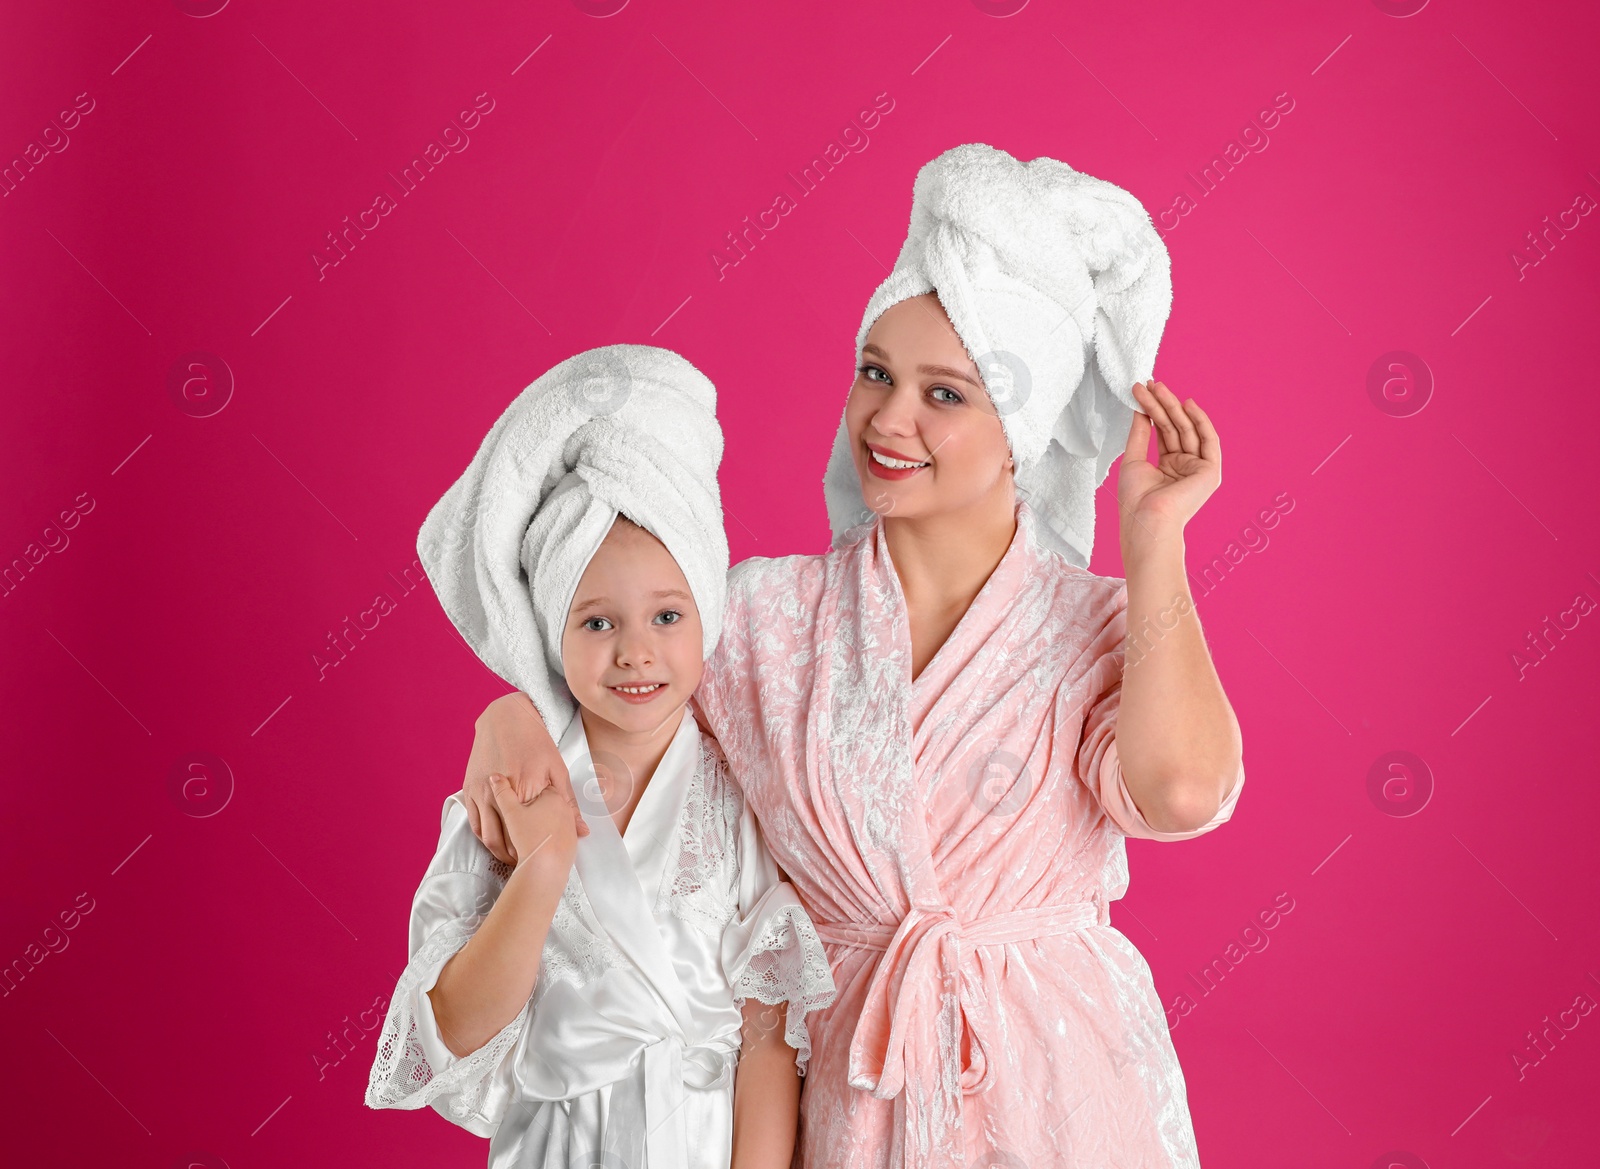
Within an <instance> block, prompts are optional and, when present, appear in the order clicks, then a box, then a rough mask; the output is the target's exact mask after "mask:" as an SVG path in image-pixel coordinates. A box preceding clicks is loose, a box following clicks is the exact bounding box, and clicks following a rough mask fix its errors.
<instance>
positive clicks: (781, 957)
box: [724, 882, 838, 1075]
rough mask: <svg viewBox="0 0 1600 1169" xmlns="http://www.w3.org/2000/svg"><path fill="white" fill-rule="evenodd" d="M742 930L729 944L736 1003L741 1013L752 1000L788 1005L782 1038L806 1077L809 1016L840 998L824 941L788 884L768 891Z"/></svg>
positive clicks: (747, 918)
mask: <svg viewBox="0 0 1600 1169" xmlns="http://www.w3.org/2000/svg"><path fill="white" fill-rule="evenodd" d="M741 925H742V926H743V928H742V929H739V928H736V930H735V931H730V933H731V934H733V938H732V939H729V940H734V944H735V945H738V951H737V953H736V954H735V955H734V956H733V957H732V961H725V965H726V967H727V972H728V978H729V981H730V982H731V983H732V984H733V998H734V1002H735V1004H736V1005H738V1006H741V1007H742V1006H743V1005H744V1003H745V1001H746V1000H747V999H752V998H753V999H757V1000H758V1001H760V1002H763V1003H766V1004H768V1005H776V1004H778V1003H785V1004H787V1011H786V1019H785V1023H784V1035H783V1037H784V1041H785V1042H787V1043H788V1044H789V1046H790V1047H792V1048H794V1049H795V1064H796V1066H797V1067H798V1068H799V1069H800V1074H801V1075H804V1074H805V1070H806V1062H807V1061H808V1060H809V1059H810V1058H811V1035H810V1032H809V1031H808V1030H807V1029H806V1016H807V1015H808V1014H810V1013H811V1012H812V1011H819V1010H821V1009H822V1008H824V1007H826V1006H828V1005H829V1004H830V1003H832V1002H833V999H834V996H835V995H836V994H837V993H838V992H837V990H836V988H835V987H834V984H833V975H832V974H831V973H830V972H829V970H828V956H827V953H826V951H824V950H823V948H822V939H821V938H819V937H818V936H817V930H816V927H815V926H814V925H812V924H811V918H810V916H809V915H808V914H807V913H806V911H805V907H804V906H802V905H801V904H800V899H799V897H798V896H796V895H795V891H794V887H793V886H792V885H790V884H788V883H787V882H780V883H778V884H776V885H773V886H772V887H771V888H770V889H768V890H767V892H766V893H765V894H764V895H763V896H762V898H761V900H760V901H758V902H757V903H756V905H755V907H754V909H753V910H752V911H751V913H750V914H749V915H748V917H746V919H745V920H744V922H742V923H741ZM724 945H725V947H727V945H728V940H725V942H724ZM725 953H726V950H725Z"/></svg>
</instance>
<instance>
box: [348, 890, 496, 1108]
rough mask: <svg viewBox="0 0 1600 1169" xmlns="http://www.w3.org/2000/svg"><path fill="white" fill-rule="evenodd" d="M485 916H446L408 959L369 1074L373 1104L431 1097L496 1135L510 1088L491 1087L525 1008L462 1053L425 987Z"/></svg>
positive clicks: (397, 1104) (420, 1102)
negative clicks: (444, 1030)
mask: <svg viewBox="0 0 1600 1169" xmlns="http://www.w3.org/2000/svg"><path fill="white" fill-rule="evenodd" d="M482 923H483V915H481V914H479V915H473V916H471V917H464V918H456V919H453V920H450V921H446V922H445V923H443V924H442V925H440V926H439V927H438V928H437V929H436V930H434V932H433V933H432V934H430V935H428V939H427V941H425V942H424V943H423V944H422V946H421V948H420V949H418V951H417V952H416V954H415V955H414V956H413V957H412V959H411V961H410V962H409V963H407V965H406V968H405V970H404V971H403V972H402V973H401V975H400V981H399V983H398V984H397V985H396V986H395V992H394V997H393V998H392V999H391V1000H390V1002H389V1013H388V1015H387V1016H386V1017H385V1018H384V1021H383V1031H382V1033H381V1034H380V1035H379V1037H378V1052H377V1056H376V1058H375V1059H374V1060H373V1063H372V1071H371V1073H370V1075H369V1076H368V1078H367V1095H366V1103H367V1107H369V1108H406V1109H411V1108H421V1107H423V1106H424V1105H429V1106H432V1107H433V1108H434V1109H435V1110H437V1111H438V1112H440V1113H441V1114H442V1115H444V1116H445V1117H446V1118H447V1119H449V1120H451V1121H453V1122H455V1123H456V1124H458V1125H460V1126H461V1127H462V1128H465V1129H467V1130H468V1131H470V1132H473V1133H476V1134H477V1135H478V1136H483V1137H488V1136H493V1135H494V1131H495V1128H496V1127H497V1126H498V1124H499V1122H500V1114H501V1113H503V1111H504V1108H503V1105H504V1102H505V1093H504V1092H496V1091H494V1090H493V1088H494V1085H493V1082H492V1081H493V1077H494V1074H495V1072H496V1071H497V1069H498V1068H499V1067H500V1065H501V1063H502V1062H503V1061H504V1059H505V1056H506V1053H507V1052H509V1051H510V1050H511V1048H512V1047H513V1046H514V1045H515V1044H516V1042H517V1040H518V1038H520V1036H521V1034H522V1028H523V1024H524V1021H525V1020H526V1018H527V1012H526V1011H519V1012H518V1013H517V1017H516V1018H514V1019H512V1020H511V1022H509V1023H507V1024H506V1025H505V1027H504V1028H502V1029H501V1031H500V1032H499V1034H497V1035H495V1036H494V1038H492V1039H490V1040H489V1041H488V1042H487V1043H485V1044H484V1045H483V1046H482V1047H480V1048H478V1050H476V1051H474V1052H472V1053H471V1054H469V1055H466V1056H461V1057H457V1056H455V1055H452V1054H451V1053H450V1050H449V1048H447V1047H446V1046H445V1045H444V1040H443V1038H442V1037H441V1036H440V1034H439V1029H438V1024H437V1022H435V1020H434V1017H433V1006H432V1003H431V1002H430V1001H429V999H428V993H427V992H428V991H430V990H432V989H433V987H434V985H435V984H436V983H437V982H438V980H439V972H440V971H441V970H443V969H444V965H445V963H446V962H448V961H449V960H450V959H451V958H452V957H453V956H454V955H455V954H456V953H457V952H458V951H459V950H460V949H461V947H462V946H464V945H466V944H467V940H468V939H469V938H471V937H472V935H473V934H475V933H476V932H477V930H478V927H479V926H480V925H481V924H482Z"/></svg>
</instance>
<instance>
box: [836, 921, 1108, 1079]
mask: <svg viewBox="0 0 1600 1169" xmlns="http://www.w3.org/2000/svg"><path fill="white" fill-rule="evenodd" d="M1109 920H1110V919H1109V915H1108V913H1107V911H1106V910H1105V908H1104V907H1103V906H1102V905H1101V904H1100V903H1099V902H1098V901H1080V902H1075V903H1073V904H1070V905H1045V906H1040V907H1039V908H1037V909H1018V910H1012V911H1010V912H1007V913H996V914H991V915H989V916H987V917H980V918H975V919H973V920H971V921H963V920H961V919H960V918H958V917H957V916H956V913H955V910H954V909H953V908H951V907H950V906H947V905H945V906H913V907H912V908H911V910H910V911H909V912H908V913H907V914H906V915H905V917H903V918H902V919H901V920H900V923H899V924H898V925H887V924H882V923H878V922H872V923H862V922H824V921H818V920H816V919H813V924H814V925H815V926H816V928H817V933H818V934H819V935H821V937H822V940H823V941H824V942H829V943H833V944H835V945H841V946H853V947H857V948H860V949H867V950H881V951H883V956H882V957H881V958H879V959H878V963H877V967H876V968H875V969H874V970H873V972H872V978H871V980H870V981H869V982H868V983H867V990H866V995H865V997H864V999H863V1000H862V1007H861V1016H860V1018H859V1019H858V1020H857V1021H856V1028H855V1034H854V1036H852V1038H851V1040H850V1069H849V1070H850V1085H851V1087H854V1088H860V1089H862V1090H863V1091H868V1092H871V1093H872V1094H873V1095H874V1096H876V1097H878V1098H879V1099H880V1100H889V1099H893V1098H894V1097H895V1096H898V1095H899V1094H900V1092H901V1090H902V1089H903V1088H904V1087H905V1082H906V1068H907V1065H908V1064H910V1065H911V1066H912V1067H913V1068H915V1069H917V1070H918V1072H919V1073H921V1074H924V1075H926V1074H929V1073H930V1072H934V1071H935V1070H936V1069H939V1068H940V1067H941V1064H942V1061H941V1059H940V1053H939V1051H938V1043H939V1036H940V1032H941V1028H940V1027H938V1026H937V1025H936V1024H937V1021H938V1017H939V1015H940V1013H941V1011H942V1010H944V1009H948V1007H949V1006H950V1005H952V1002H953V1004H954V1005H955V1007H956V1014H957V1016H958V1018H957V1019H956V1021H955V1022H956V1027H955V1031H954V1034H955V1035H956V1036H957V1039H956V1042H957V1043H958V1044H959V1042H960V1039H959V1036H960V1035H961V1033H962V1031H963V1029H964V1030H965V1032H966V1034H967V1037H968V1039H969V1040H970V1041H971V1062H970V1064H968V1065H967V1066H964V1067H962V1069H961V1091H962V1093H963V1094H967V1095H970V1094H972V1093H974V1092H981V1091H983V1090H984V1089H985V1088H987V1087H988V1086H989V1083H990V1080H991V1078H992V1075H991V1072H990V1066H989V1051H990V1049H991V1048H990V1044H991V1040H990V1038H989V1036H988V1030H989V1028H988V1022H989V1018H988V1010H987V1003H986V1002H982V1001H979V1000H975V999H974V998H972V996H970V995H969V994H968V993H967V987H966V985H965V980H964V979H963V977H962V969H961V967H962V965H963V962H964V959H965V958H966V957H967V954H968V952H969V951H967V950H966V947H971V946H999V945H1005V944H1007V943H1011V942H1024V941H1031V940H1033V939H1035V938H1043V937H1051V936H1053V935H1057V934H1068V933H1074V932H1076V931H1077V930H1081V929H1085V928H1087V927H1089V926H1093V925H1104V924H1107V923H1108V921H1109ZM987 997H988V996H987V995H985V996H983V998H985V999H986V998H987ZM960 1056H961V1050H960V1047H959V1046H958V1047H957V1048H956V1051H955V1058H957V1059H960Z"/></svg>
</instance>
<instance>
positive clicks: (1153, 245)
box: [823, 144, 1172, 568]
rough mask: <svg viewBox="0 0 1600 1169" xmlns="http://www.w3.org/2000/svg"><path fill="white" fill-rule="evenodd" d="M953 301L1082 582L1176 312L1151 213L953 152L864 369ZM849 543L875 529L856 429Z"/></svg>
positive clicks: (1056, 177) (837, 480) (962, 149)
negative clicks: (904, 318)
mask: <svg viewBox="0 0 1600 1169" xmlns="http://www.w3.org/2000/svg"><path fill="white" fill-rule="evenodd" d="M927 292H934V293H937V294H938V297H939V303H940V304H941V305H942V306H943V307H944V310H945V314H946V315H947V316H948V317H949V318H950V323H951V324H952V325H954V326H955V330H956V333H957V335H958V336H959V337H960V338H961V341H962V343H963V344H964V345H965V346H966V349H967V353H968V355H969V356H970V357H971V358H972V360H973V362H974V363H975V364H976V365H977V366H978V369H979V371H980V372H981V373H982V375H983V379H984V383H985V385H986V386H987V387H988V390H989V394H990V397H991V398H992V399H993V400H994V403H995V406H996V408H997V410H998V412H999V414H1000V422H1001V426H1002V427H1003V429H1004V430H1005V435H1006V441H1007V443H1008V444H1009V445H1010V448H1011V456H1012V459H1013V461H1014V462H1015V464H1016V478H1017V487H1018V490H1019V492H1020V493H1021V495H1022V496H1023V498H1024V499H1026V500H1027V501H1028V503H1029V505H1030V506H1031V507H1032V508H1033V509H1034V511H1035V512H1036V513H1037V516H1038V518H1039V520H1040V523H1039V524H1038V525H1037V530H1038V533H1039V536H1040V538H1041V540H1042V542H1044V543H1045V544H1046V545H1047V546H1048V547H1051V548H1053V549H1054V550H1055V551H1057V552H1060V553H1061V554H1062V555H1063V556H1065V557H1066V558H1067V559H1068V560H1069V561H1070V562H1071V563H1073V564H1076V565H1078V566H1079V567H1080V568H1087V567H1088V566H1089V555H1090V553H1091V552H1092V551H1093V548H1094V493H1095V489H1096V488H1098V487H1099V486H1100V484H1101V483H1102V482H1104V481H1105V477H1106V474H1107V472H1108V471H1110V469H1111V464H1112V462H1113V461H1114V460H1115V459H1116V457H1117V455H1119V454H1120V453H1121V452H1122V450H1123V448H1124V446H1125V445H1126V443H1127V438H1128V425H1129V423H1130V422H1131V421H1132V419H1133V414H1134V411H1135V410H1137V409H1138V408H1139V407H1138V402H1137V400H1136V399H1135V398H1134V396H1133V383H1134V382H1142V381H1145V380H1147V379H1148V378H1149V377H1150V375H1151V372H1152V370H1153V369H1154V367H1155V357H1156V347H1157V345H1158V344H1159V343H1160V341H1161V332H1162V329H1163V328H1164V327H1165V325H1166V321H1167V314H1168V313H1169V312H1170V311H1171V308H1172V262H1171V258H1170V257H1169V256H1168V255H1167V248H1166V245H1165V244H1164V243H1162V241H1161V237H1160V236H1159V235H1158V234H1157V233H1156V230H1155V225H1154V224H1152V223H1151V222H1150V216H1149V214H1148V213H1147V212H1146V211H1145V209H1144V207H1143V206H1142V205H1141V204H1140V203H1139V201H1138V200H1137V199H1135V198H1134V197H1133V196H1132V195H1130V194H1129V193H1128V192H1127V191H1124V190H1123V189H1122V188H1121V187H1118V186H1114V185H1113V184H1111V183H1108V182H1106V181H1104V180H1103V179H1097V178H1094V177H1093V176H1091V175H1086V174H1082V173H1080V172H1079V171H1075V170H1073V169H1072V168H1071V167H1070V166H1068V165H1067V164H1066V163H1063V162H1057V161H1056V160H1055V159H1053V158H1036V159H1034V160H1033V161H1032V162H1027V163H1024V162H1020V161H1018V160H1017V159H1015V158H1013V157H1012V156H1011V155H1009V154H1007V153H1006V152H1005V151H1003V150H996V149H995V148H994V147H992V146H984V145H981V144H969V145H966V146H957V147H955V148H954V149H951V150H947V151H945V152H944V153H943V154H941V155H940V156H939V157H938V158H936V159H934V160H933V161H932V162H930V163H928V164H927V165H926V166H924V167H923V168H922V169H921V170H920V171H918V172H917V179H916V184H915V186H914V188H913V192H912V198H911V229H910V232H909V234H908V235H907V237H906V242H905V244H904V246H902V247H901V249H900V256H899V258H898V259H897V260H896V261H895V265H894V271H893V272H891V273H890V274H889V276H888V278H887V279H885V280H884V282H883V283H882V284H881V285H879V286H878V290H877V291H876V292H874V293H873V294H872V299H871V300H870V301H868V302H867V311H866V314H865V315H864V316H863V317H862V320H861V330H860V332H859V333H858V334H857V336H856V364H857V365H858V366H859V365H860V363H861V347H862V346H863V345H865V344H866V341H867V332H868V330H870V329H871V328H872V323H873V322H874V321H876V320H877V319H878V317H879V315H880V314H882V312H883V311H884V310H885V309H887V308H889V307H890V306H891V305H893V304H896V303H898V302H899V301H902V300H905V299H907V298H908V297H913V296H919V295H921V294H923V293H927ZM823 489H824V493H825V495H826V497H827V503H828V519H829V522H830V523H831V525H832V527H833V532H834V535H835V536H836V537H837V536H839V535H840V534H842V533H843V532H845V531H846V530H848V529H849V528H852V527H854V526H856V525H857V524H859V523H862V522H864V521H865V520H867V519H870V518H872V513H871V512H870V511H868V510H867V508H866V505H865V502H864V500H863V499H862V495H861V485H860V480H859V478H858V477H857V474H856V470H855V464H854V461H853V459H852V458H851V452H850V444H849V438H848V436H847V434H846V432H845V425H844V422H843V420H842V419H841V421H840V423H839V432H838V436H837V438H836V439H835V441H834V449H833V455H832V457H831V458H830V460H829V462H828V469H827V472H826V474H825V475H824V478H823Z"/></svg>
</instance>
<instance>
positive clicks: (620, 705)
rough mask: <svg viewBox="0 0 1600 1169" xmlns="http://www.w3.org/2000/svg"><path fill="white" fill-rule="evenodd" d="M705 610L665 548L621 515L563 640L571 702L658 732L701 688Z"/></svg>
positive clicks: (615, 721) (592, 565)
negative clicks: (701, 612)
mask: <svg viewBox="0 0 1600 1169" xmlns="http://www.w3.org/2000/svg"><path fill="white" fill-rule="evenodd" d="M701 637H702V634H701V629H700V610H699V609H698V608H696V607H695V603H694V597H693V595H692V594H691V593H690V592H689V582H688V581H687V580H686V579H684V575H683V570H682V569H681V568H679V567H678V562H677V561H676V560H674V559H673V558H672V553H670V552H668V551H667V548H666V545H665V544H663V543H662V542H661V541H660V540H658V539H656V538H655V536H653V535H651V533H650V532H648V531H646V530H645V529H644V528H641V527H638V526H636V525H635V524H633V523H631V522H629V521H628V520H626V519H624V518H622V517H620V516H619V517H618V518H617V521H616V522H615V523H614V524H612V526H611V531H610V532H608V533H607V534H606V538H605V539H604V540H603V541H602V542H601V544H600V549H599V551H597V552H596V553H595V554H594V558H593V559H592V560H590V561H589V566H588V567H587V568H585V569H584V572H583V577H582V579H580V580H579V581H578V588H577V591H576V592H575V593H574V594H573V596H572V607H571V608H570V609H569V610H568V611H567V623H566V626H565V627H564V629H563V630H562V635H561V665H562V670H563V671H564V672H565V674H566V677H567V686H568V687H569V688H570V689H571V691H572V694H573V697H574V698H576V699H577V700H578V705H580V706H582V707H583V708H584V709H585V710H586V711H588V712H589V713H590V714H593V715H597V716H598V717H600V718H602V719H604V720H605V721H606V722H608V723H610V724H611V725H612V726H614V727H616V728H617V729H618V730H620V731H624V732H628V733H639V734H649V733H651V732H654V731H656V730H658V729H660V727H661V726H662V725H663V724H664V723H665V722H666V721H667V719H668V718H671V717H673V716H674V715H676V714H677V713H678V712H679V711H681V710H682V709H683V705H684V703H686V702H688V701H689V696H690V695H691V694H693V693H694V691H695V687H697V686H699V685H700V674H701V672H702V671H703V670H704V668H705V660H704V658H703V656H702V646H701Z"/></svg>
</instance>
